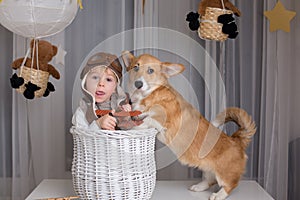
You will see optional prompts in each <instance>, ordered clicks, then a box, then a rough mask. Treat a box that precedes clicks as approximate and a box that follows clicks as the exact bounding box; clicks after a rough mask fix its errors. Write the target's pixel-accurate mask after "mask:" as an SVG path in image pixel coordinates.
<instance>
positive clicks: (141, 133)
mask: <svg viewBox="0 0 300 200" xmlns="http://www.w3.org/2000/svg"><path fill="white" fill-rule="evenodd" d="M70 133H71V134H72V135H73V136H74V135H81V136H85V137H101V138H115V139H121V138H141V137H151V136H156V134H157V133H158V131H157V130H156V129H155V128H148V129H139V130H102V129H99V130H91V129H88V128H84V127H75V126H72V127H71V129H70Z"/></svg>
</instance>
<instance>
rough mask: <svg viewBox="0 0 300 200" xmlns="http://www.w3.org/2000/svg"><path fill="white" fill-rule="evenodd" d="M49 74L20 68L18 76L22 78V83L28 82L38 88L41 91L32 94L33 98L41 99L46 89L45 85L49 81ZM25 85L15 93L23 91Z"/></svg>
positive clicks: (23, 67)
mask: <svg viewBox="0 0 300 200" xmlns="http://www.w3.org/2000/svg"><path fill="white" fill-rule="evenodd" d="M49 76H50V74H49V73H48V72H45V71H42V70H37V69H34V68H29V67H25V66H22V67H20V74H19V77H23V78H24V83H25V84H26V83H28V82H29V81H30V82H31V83H33V84H35V85H37V86H39V87H40V88H41V89H39V90H37V91H35V92H34V96H35V97H42V96H43V95H44V93H45V91H46V89H47V83H48V80H49ZM25 84H23V85H22V86H20V87H19V88H18V89H17V91H18V92H20V93H22V94H23V92H24V91H25V89H26V88H25Z"/></svg>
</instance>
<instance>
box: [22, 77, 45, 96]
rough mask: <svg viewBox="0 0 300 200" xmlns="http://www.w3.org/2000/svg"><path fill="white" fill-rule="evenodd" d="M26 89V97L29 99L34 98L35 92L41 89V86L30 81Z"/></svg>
mask: <svg viewBox="0 0 300 200" xmlns="http://www.w3.org/2000/svg"><path fill="white" fill-rule="evenodd" d="M25 88H26V89H25V91H24V93H23V95H24V97H25V98H27V99H33V98H34V92H35V91H37V90H39V89H41V87H39V86H37V85H36V84H33V83H31V82H30V81H29V82H28V83H27V84H25Z"/></svg>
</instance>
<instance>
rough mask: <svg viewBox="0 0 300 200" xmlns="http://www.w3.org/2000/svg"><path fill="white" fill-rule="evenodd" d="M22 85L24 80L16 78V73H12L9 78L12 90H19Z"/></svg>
mask: <svg viewBox="0 0 300 200" xmlns="http://www.w3.org/2000/svg"><path fill="white" fill-rule="evenodd" d="M23 84H24V79H23V78H22V77H18V75H17V74H16V73H14V74H13V75H12V77H11V78H10V85H11V87H12V88H19V87H20V86H21V85H23Z"/></svg>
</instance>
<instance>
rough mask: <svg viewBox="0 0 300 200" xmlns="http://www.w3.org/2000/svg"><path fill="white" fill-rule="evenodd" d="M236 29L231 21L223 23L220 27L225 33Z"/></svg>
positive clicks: (233, 31)
mask: <svg viewBox="0 0 300 200" xmlns="http://www.w3.org/2000/svg"><path fill="white" fill-rule="evenodd" d="M236 31H237V25H236V24H235V23H234V22H232V23H230V24H224V25H223V27H222V32H223V33H225V34H231V33H235V32H236Z"/></svg>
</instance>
